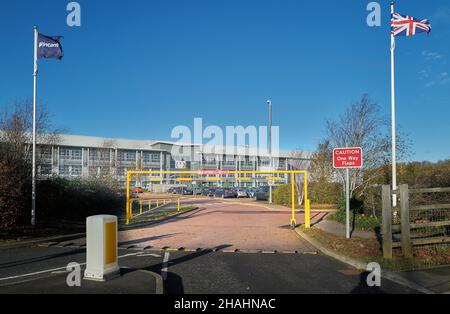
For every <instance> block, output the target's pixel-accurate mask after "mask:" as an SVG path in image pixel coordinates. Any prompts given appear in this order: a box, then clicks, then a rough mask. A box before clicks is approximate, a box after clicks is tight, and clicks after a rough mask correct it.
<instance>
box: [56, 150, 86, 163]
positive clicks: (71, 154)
mask: <svg viewBox="0 0 450 314" xmlns="http://www.w3.org/2000/svg"><path fill="white" fill-rule="evenodd" d="M59 154H60V157H61V158H62V159H66V160H81V158H82V155H83V153H82V149H81V148H79V149H78V148H61V149H60V153H59Z"/></svg>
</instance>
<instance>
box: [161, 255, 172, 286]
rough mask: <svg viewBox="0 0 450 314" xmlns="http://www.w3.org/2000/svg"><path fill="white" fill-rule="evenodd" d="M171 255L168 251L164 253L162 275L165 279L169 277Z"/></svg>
mask: <svg viewBox="0 0 450 314" xmlns="http://www.w3.org/2000/svg"><path fill="white" fill-rule="evenodd" d="M169 257H170V253H169V252H166V253H165V254H164V260H163V265H162V269H161V276H162V278H163V280H166V279H167V270H168V268H169V266H168V265H169Z"/></svg>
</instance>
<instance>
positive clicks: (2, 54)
mask: <svg viewBox="0 0 450 314" xmlns="http://www.w3.org/2000/svg"><path fill="white" fill-rule="evenodd" d="M68 2H69V1H63V0H58V1H55V0H40V1H24V0H17V1H3V2H2V8H1V10H0V34H1V38H2V45H1V50H0V70H1V73H2V75H0V106H7V105H8V104H11V103H12V102H14V101H15V100H21V99H25V98H28V97H31V95H32V76H31V74H32V63H33V59H32V51H33V30H32V28H33V25H35V24H36V25H39V28H40V31H41V32H42V33H43V34H46V35H63V36H64V37H65V38H64V39H63V46H64V50H65V58H64V59H63V61H61V62H59V61H54V60H44V61H41V62H40V77H39V99H40V101H42V102H44V103H45V104H46V106H47V108H48V110H49V111H50V112H51V113H52V115H53V122H54V124H55V125H56V126H58V127H61V128H65V129H66V130H68V131H69V132H70V133H74V134H82V135H95V136H106V137H120V138H135V139H140V138H142V139H166V140H170V134H171V130H172V128H174V127H175V126H177V125H188V126H190V125H192V124H193V119H194V118H195V117H201V118H203V119H204V125H219V126H226V125H244V126H248V125H263V124H265V121H266V119H267V109H266V105H265V101H266V100H267V99H269V98H270V99H272V100H273V103H274V123H275V124H277V125H279V126H280V132H281V147H282V148H284V149H293V148H303V149H307V150H312V149H314V148H315V147H316V144H317V142H318V141H319V140H320V139H321V138H323V136H324V135H325V134H324V131H325V130H324V125H325V120H326V119H332V118H335V117H337V116H338V115H339V114H341V113H342V112H343V110H344V109H345V108H346V107H347V106H348V105H349V104H350V103H351V102H352V101H355V100H358V99H359V98H360V96H361V95H362V94H363V93H368V94H369V95H370V96H371V97H372V99H374V100H375V101H377V102H378V103H379V105H380V106H381V108H382V111H383V113H384V114H385V115H386V118H388V117H389V113H390V59H389V24H388V23H389V5H388V4H389V1H380V4H381V5H382V10H383V16H382V27H375V28H369V27H368V26H367V24H366V17H367V14H368V12H367V11H366V6H367V4H368V2H369V1H360V0H341V1H332V0H329V1H320V2H317V1H299V0H270V1H269V0H177V1H175V0H158V1H156V0H155V1H153V0H152V1H143V0H142V1H138V0H134V1H106V0H95V1H92V0H91V1H79V3H80V4H81V8H82V26H81V27H80V28H76V27H75V28H70V27H68V26H67V25H66V22H65V21H66V15H67V12H66V10H65V7H66V5H67V3H68ZM396 6H397V10H396V11H398V12H399V13H402V14H408V15H413V16H417V17H421V18H429V19H430V20H431V23H432V26H433V32H432V33H431V35H430V36H426V35H424V34H420V35H418V36H416V37H414V38H399V39H398V41H397V51H396V58H397V63H396V66H397V68H396V71H397V111H398V117H397V118H398V123H399V125H401V127H402V128H403V129H404V130H405V131H406V132H408V133H409V135H410V138H411V140H412V142H413V147H412V148H413V154H412V156H411V158H410V159H411V160H430V161H436V160H442V159H447V158H450V140H449V138H450V124H449V122H448V121H449V120H448V119H449V116H450V65H449V63H448V61H449V58H450V40H449V38H450V3H448V0H429V1H418V0H417V1H405V0H403V1H397V3H396Z"/></svg>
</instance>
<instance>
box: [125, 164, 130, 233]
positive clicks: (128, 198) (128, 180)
mask: <svg viewBox="0 0 450 314" xmlns="http://www.w3.org/2000/svg"><path fill="white" fill-rule="evenodd" d="M126 193H127V204H126V207H127V208H126V213H125V215H126V220H127V222H126V223H127V225H129V224H130V174H129V173H128V172H127V192H126Z"/></svg>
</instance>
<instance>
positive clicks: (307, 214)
mask: <svg viewBox="0 0 450 314" xmlns="http://www.w3.org/2000/svg"><path fill="white" fill-rule="evenodd" d="M304 176H305V180H304V181H305V186H304V189H305V228H306V229H309V228H311V207H310V203H309V198H308V173H307V172H305V173H304Z"/></svg>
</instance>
